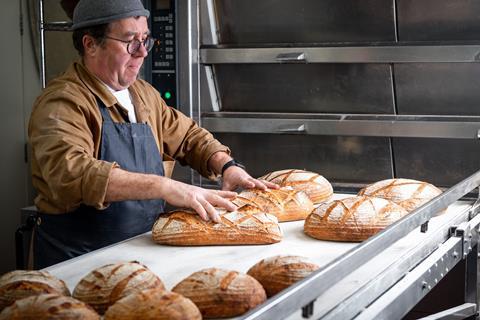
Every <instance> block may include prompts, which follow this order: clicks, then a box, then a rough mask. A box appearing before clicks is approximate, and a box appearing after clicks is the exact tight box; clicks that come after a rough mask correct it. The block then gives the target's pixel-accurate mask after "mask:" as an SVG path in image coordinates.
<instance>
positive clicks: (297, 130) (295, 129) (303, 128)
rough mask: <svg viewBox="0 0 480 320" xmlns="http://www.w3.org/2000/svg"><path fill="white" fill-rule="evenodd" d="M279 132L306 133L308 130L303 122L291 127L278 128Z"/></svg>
mask: <svg viewBox="0 0 480 320" xmlns="http://www.w3.org/2000/svg"><path fill="white" fill-rule="evenodd" d="M277 132H279V133H305V132H307V128H306V126H305V124H301V125H299V126H295V127H293V128H292V127H290V128H278V129H277Z"/></svg>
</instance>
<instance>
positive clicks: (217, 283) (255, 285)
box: [172, 268, 267, 318]
mask: <svg viewBox="0 0 480 320" xmlns="http://www.w3.org/2000/svg"><path fill="white" fill-rule="evenodd" d="M172 291H173V292H177V293H179V294H181V295H183V296H184V297H187V298H189V299H190V300H192V301H193V302H194V303H195V304H196V305H197V307H198V309H199V310H200V312H201V313H202V315H203V317H205V318H225V317H234V316H238V315H241V314H244V313H245V312H247V311H248V310H250V309H252V308H254V307H256V306H257V305H259V304H261V303H263V302H264V301H265V300H266V298H267V297H266V294H265V290H264V289H263V287H262V285H261V284H260V283H259V282H258V281H257V280H255V279H254V278H253V277H251V276H249V275H247V274H244V273H240V272H237V271H230V270H224V269H218V268H209V269H203V270H200V271H197V272H194V273H193V274H191V275H190V276H188V277H187V278H185V279H183V280H182V281H180V282H179V283H178V284H177V285H176V286H175V287H174V288H173V289H172Z"/></svg>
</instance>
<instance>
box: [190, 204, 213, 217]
mask: <svg viewBox="0 0 480 320" xmlns="http://www.w3.org/2000/svg"><path fill="white" fill-rule="evenodd" d="M191 207H192V209H193V210H195V211H196V212H197V213H198V215H199V216H200V218H202V219H203V220H205V221H209V220H210V218H209V217H208V214H207V212H206V211H205V209H204V208H203V206H202V205H201V204H200V202H198V201H196V200H195V201H194V202H193V204H192V206H191Z"/></svg>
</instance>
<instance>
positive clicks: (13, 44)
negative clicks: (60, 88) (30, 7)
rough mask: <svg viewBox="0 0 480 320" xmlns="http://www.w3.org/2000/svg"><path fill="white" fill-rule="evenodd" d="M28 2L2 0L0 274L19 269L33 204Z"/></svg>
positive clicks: (33, 90)
mask: <svg viewBox="0 0 480 320" xmlns="http://www.w3.org/2000/svg"><path fill="white" fill-rule="evenodd" d="M25 1H26V0H22V1H13V0H10V1H2V10H0V39H3V41H4V44H3V45H2V49H1V51H0V52H1V55H0V57H1V59H0V61H1V66H0V68H1V75H2V76H1V77H0V101H1V102H0V150H1V156H0V158H1V159H0V177H1V178H0V208H1V209H0V212H1V213H0V254H1V259H0V273H4V272H6V271H9V270H11V269H14V268H15V245H14V234H15V230H16V229H17V227H18V226H19V223H20V208H22V207H25V206H27V205H28V204H31V198H32V194H31V193H32V191H31V190H32V189H31V187H30V174H29V166H28V164H27V163H26V162H25V155H24V148H25V143H26V123H27V121H28V116H29V114H30V110H31V105H32V102H33V98H34V97H35V96H36V95H37V94H38V93H39V91H40V83H39V77H38V73H37V72H36V67H35V60H34V58H33V57H34V54H33V52H32V51H33V50H32V46H31V42H30V38H29V28H28V26H25V27H24V36H22V35H21V31H20V21H21V20H20V12H21V11H23V13H24V14H26V3H25ZM25 16H26V15H25ZM25 22H28V21H25Z"/></svg>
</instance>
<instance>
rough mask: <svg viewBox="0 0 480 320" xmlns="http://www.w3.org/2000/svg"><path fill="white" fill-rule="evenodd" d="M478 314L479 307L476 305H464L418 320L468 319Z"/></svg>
mask: <svg viewBox="0 0 480 320" xmlns="http://www.w3.org/2000/svg"><path fill="white" fill-rule="evenodd" d="M476 312H477V305H476V304H475V303H464V304H462V305H460V306H457V307H454V308H450V309H448V310H445V311H442V312H439V313H435V314H432V315H429V316H428V317H424V318H420V319H418V320H440V319H466V318H468V317H472V316H474V315H475V314H476Z"/></svg>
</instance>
